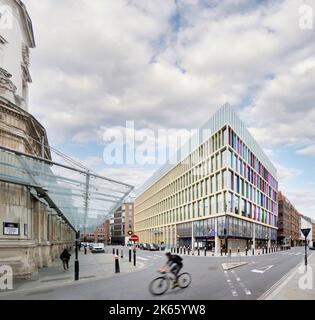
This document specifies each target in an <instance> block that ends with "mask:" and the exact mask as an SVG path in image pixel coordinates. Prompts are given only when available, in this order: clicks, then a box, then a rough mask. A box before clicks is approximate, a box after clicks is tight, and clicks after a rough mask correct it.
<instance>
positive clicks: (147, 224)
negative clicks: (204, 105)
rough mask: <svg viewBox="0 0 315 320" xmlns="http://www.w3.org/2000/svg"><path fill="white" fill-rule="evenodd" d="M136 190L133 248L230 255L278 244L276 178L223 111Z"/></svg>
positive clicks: (241, 126)
mask: <svg viewBox="0 0 315 320" xmlns="http://www.w3.org/2000/svg"><path fill="white" fill-rule="evenodd" d="M176 156H177V158H176V161H174V159H173V161H171V163H173V164H165V165H164V166H162V167H161V168H160V169H159V170H158V171H157V172H156V173H155V174H154V175H153V176H152V177H151V178H150V179H149V180H148V181H147V182H146V183H145V184H144V185H143V187H142V188H140V190H139V192H138V196H137V198H136V200H135V232H136V233H137V234H138V236H139V238H140V242H150V243H157V244H160V243H163V244H165V245H166V246H167V247H168V248H170V247H174V246H178V245H179V246H186V247H187V246H190V247H194V248H196V247H207V249H208V250H213V251H215V252H220V250H224V249H231V250H232V252H233V251H236V250H237V249H238V248H239V249H241V250H242V249H243V250H244V249H245V248H248V249H253V248H261V247H270V246H271V245H274V244H276V241H277V219H278V204H277V193H278V182H277V171H276V168H275V167H274V165H273V164H272V163H271V161H270V160H269V159H268V157H267V156H266V154H265V153H264V152H263V150H262V149H261V147H260V146H259V145H258V143H257V142H256V141H255V139H254V138H253V137H252V135H251V134H250V133H249V131H248V130H247V128H246V127H245V125H244V123H243V122H242V121H241V120H240V119H239V117H238V116H237V114H236V113H235V112H234V110H233V108H232V107H231V106H230V105H229V104H225V105H223V106H222V107H221V108H220V109H219V110H218V111H217V112H216V113H215V114H214V115H213V116H212V117H211V118H210V119H209V120H208V121H207V122H206V123H205V124H204V125H203V126H202V127H201V128H200V129H199V131H198V133H197V134H195V136H192V137H191V138H190V139H189V141H187V143H186V144H185V145H184V146H183V147H182V148H181V149H180V150H178V152H177V155H176Z"/></svg>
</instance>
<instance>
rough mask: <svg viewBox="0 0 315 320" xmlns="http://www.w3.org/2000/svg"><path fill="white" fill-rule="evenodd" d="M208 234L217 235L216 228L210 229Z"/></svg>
mask: <svg viewBox="0 0 315 320" xmlns="http://www.w3.org/2000/svg"><path fill="white" fill-rule="evenodd" d="M208 235H209V237H214V236H215V230H214V229H210V231H209V234H208Z"/></svg>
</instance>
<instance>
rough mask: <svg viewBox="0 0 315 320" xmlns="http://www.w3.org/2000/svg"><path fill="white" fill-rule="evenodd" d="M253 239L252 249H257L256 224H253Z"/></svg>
mask: <svg viewBox="0 0 315 320" xmlns="http://www.w3.org/2000/svg"><path fill="white" fill-rule="evenodd" d="M252 228H253V237H252V241H253V243H252V249H256V224H255V223H254V222H253V226H252Z"/></svg>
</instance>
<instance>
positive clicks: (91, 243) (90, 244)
mask: <svg viewBox="0 0 315 320" xmlns="http://www.w3.org/2000/svg"><path fill="white" fill-rule="evenodd" d="M95 244H96V243H93V242H90V243H89V244H88V247H89V249H90V250H92V249H93V247H94V246H95Z"/></svg>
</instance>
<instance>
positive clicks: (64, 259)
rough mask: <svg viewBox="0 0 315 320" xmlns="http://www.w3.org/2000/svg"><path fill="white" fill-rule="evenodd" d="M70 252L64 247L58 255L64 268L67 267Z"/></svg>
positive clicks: (66, 268)
mask: <svg viewBox="0 0 315 320" xmlns="http://www.w3.org/2000/svg"><path fill="white" fill-rule="evenodd" d="M70 257H71V254H70V253H69V251H68V250H67V249H64V250H63V251H62V253H61V255H60V259H61V260H62V264H63V268H64V269H65V270H68V269H69V260H70Z"/></svg>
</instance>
